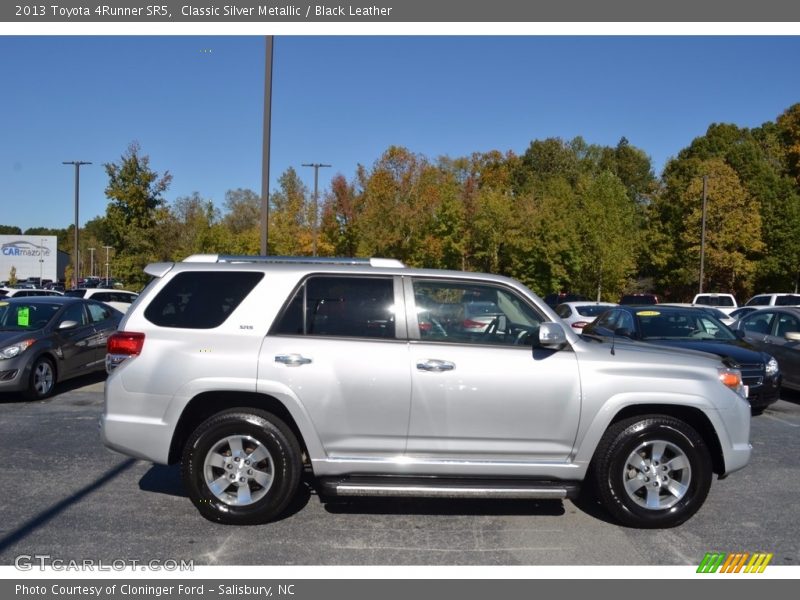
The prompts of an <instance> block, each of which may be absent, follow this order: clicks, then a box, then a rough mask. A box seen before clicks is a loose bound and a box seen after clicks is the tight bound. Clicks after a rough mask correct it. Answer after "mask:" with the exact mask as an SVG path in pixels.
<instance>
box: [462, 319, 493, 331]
mask: <svg viewBox="0 0 800 600" xmlns="http://www.w3.org/2000/svg"><path fill="white" fill-rule="evenodd" d="M488 325H489V324H488V323H481V322H480V321H473V320H472V319H464V322H463V323H462V326H463V327H464V328H465V329H478V328H481V329H484V328H486V327H487V326H488Z"/></svg>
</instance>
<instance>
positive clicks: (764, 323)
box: [742, 311, 775, 335]
mask: <svg viewBox="0 0 800 600" xmlns="http://www.w3.org/2000/svg"><path fill="white" fill-rule="evenodd" d="M774 316H775V313H772V312H762V311H757V312H754V313H752V314H750V315H748V316H746V317H745V318H744V319H743V320H742V327H743V328H744V330H745V331H747V332H748V333H759V334H763V335H768V334H769V332H770V331H772V319H773V317H774Z"/></svg>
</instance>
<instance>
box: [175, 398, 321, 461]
mask: <svg viewBox="0 0 800 600" xmlns="http://www.w3.org/2000/svg"><path fill="white" fill-rule="evenodd" d="M247 408H257V409H259V410H264V411H267V412H269V413H272V414H274V415H275V416H276V417H278V418H279V419H280V420H281V421H283V422H284V423H286V425H287V426H288V427H289V429H290V430H291V431H292V433H293V434H294V436H295V437H296V438H297V442H298V443H299V444H300V448H301V450H302V453H303V455H304V457H305V458H306V459H308V457H309V451H308V446H307V444H306V441H305V437H304V436H303V433H302V431H301V430H300V427H299V426H298V424H297V421H296V420H295V418H294V417H293V416H292V413H291V412H290V411H289V409H287V408H286V406H285V405H284V404H283V403H282V402H281V401H280V400H278V399H277V398H275V397H273V396H269V395H266V394H259V393H256V392H231V391H208V392H202V393H200V394H198V395H196V396H194V397H193V398H192V399H191V400H190V401H189V402H188V403H187V404H186V406H185V407H184V409H183V411H182V412H181V416H180V418H179V420H178V423H177V425H176V426H175V430H174V431H173V434H172V441H171V443H170V448H169V454H168V458H167V460H168V464H175V463H177V462H179V461H180V458H181V453H182V451H183V447H184V445H185V444H186V441H187V440H188V439H189V437H190V436H191V435H192V432H193V431H194V430H195V429H196V428H197V426H198V425H200V424H201V423H202V422H203V421H205V420H206V419H208V418H210V417H212V416H213V415H215V414H217V413H220V412H222V411H228V410H231V409H247ZM307 462H309V463H310V461H307Z"/></svg>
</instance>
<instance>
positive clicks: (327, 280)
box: [270, 276, 395, 339]
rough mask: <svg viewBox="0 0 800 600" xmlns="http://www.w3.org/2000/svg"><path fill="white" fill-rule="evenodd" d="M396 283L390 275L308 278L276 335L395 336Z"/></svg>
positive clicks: (274, 331)
mask: <svg viewBox="0 0 800 600" xmlns="http://www.w3.org/2000/svg"><path fill="white" fill-rule="evenodd" d="M394 311H395V308H394V283H393V281H392V279H390V278H379V277H331V276H317V277H311V278H309V279H308V280H307V281H306V282H305V283H304V284H303V285H302V286H301V287H300V289H298V290H297V292H296V293H295V295H294V297H293V298H292V300H291V301H290V302H289V303H288V304H287V305H286V308H285V309H284V312H283V314H282V315H281V317H280V318H279V319H278V321H277V322H276V323H275V326H274V327H273V328H272V331H271V332H270V333H272V334H273V335H315V336H326V337H327V336H332V337H360V338H383V339H387V338H394V337H395V314H394Z"/></svg>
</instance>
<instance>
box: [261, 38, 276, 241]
mask: <svg viewBox="0 0 800 600" xmlns="http://www.w3.org/2000/svg"><path fill="white" fill-rule="evenodd" d="M273 48H274V36H271V35H268V36H266V57H265V58H266V66H265V68H264V134H263V140H262V153H261V227H260V229H261V255H262V256H266V255H267V244H268V242H269V147H270V126H271V124H272V56H273V54H274V52H273Z"/></svg>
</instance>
